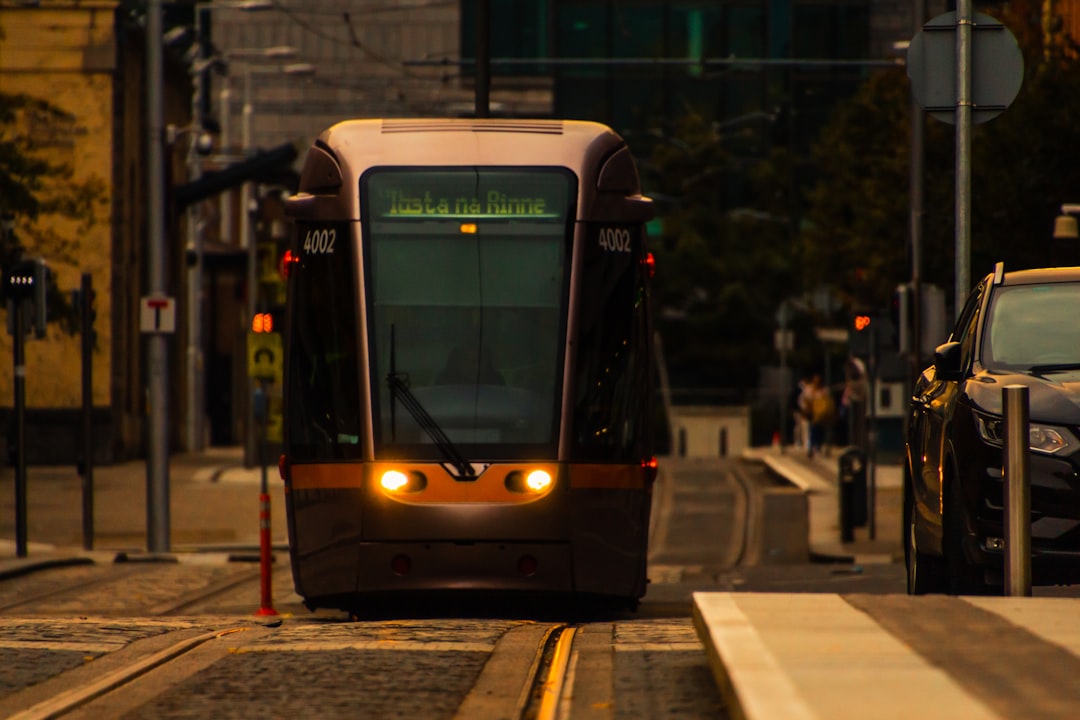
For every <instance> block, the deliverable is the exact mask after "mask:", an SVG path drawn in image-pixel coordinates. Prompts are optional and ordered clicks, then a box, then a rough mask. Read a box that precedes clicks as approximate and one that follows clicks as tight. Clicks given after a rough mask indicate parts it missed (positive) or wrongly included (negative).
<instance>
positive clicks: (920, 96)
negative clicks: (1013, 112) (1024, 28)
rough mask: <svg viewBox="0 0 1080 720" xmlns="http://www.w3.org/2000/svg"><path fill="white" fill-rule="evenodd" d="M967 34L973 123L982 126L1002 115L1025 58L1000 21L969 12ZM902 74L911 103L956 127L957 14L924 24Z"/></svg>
mask: <svg viewBox="0 0 1080 720" xmlns="http://www.w3.org/2000/svg"><path fill="white" fill-rule="evenodd" d="M972 29H973V32H972V33H971V64H970V66H969V67H970V69H971V100H972V103H973V106H972V110H971V121H972V122H977V123H978V122H986V121H987V120H991V119H993V118H995V117H997V116H998V115H1000V114H1001V113H1002V112H1004V111H1005V109H1006V108H1007V107H1009V105H1010V104H1012V101H1013V100H1015V99H1016V94H1017V93H1018V92H1020V85H1021V84H1022V82H1023V80H1024V56H1023V55H1022V54H1021V53H1020V47H1019V46H1018V45H1017V44H1016V38H1015V37H1014V36H1013V34H1012V33H1011V32H1009V29H1008V28H1007V27H1005V26H1004V25H1002V24H1001V23H1000V22H998V21H997V20H995V19H994V18H992V17H990V16H989V15H984V14H982V13H974V25H973V26H972ZM907 74H908V77H909V78H910V79H911V93H912V94H913V95H914V96H915V100H916V102H918V103H919V105H920V106H921V107H922V108H923V109H925V110H926V111H927V112H928V113H930V114H931V115H932V116H934V117H935V118H937V119H938V120H941V121H942V122H947V123H955V122H956V101H957V91H956V13H955V12H947V13H942V14H941V15H938V16H937V17H935V18H934V19H932V20H930V21H928V22H927V23H926V24H925V25H923V29H922V30H920V31H919V32H918V33H917V34H916V35H915V37H914V38H912V39H911V45H910V46H909V47H908V53H907Z"/></svg>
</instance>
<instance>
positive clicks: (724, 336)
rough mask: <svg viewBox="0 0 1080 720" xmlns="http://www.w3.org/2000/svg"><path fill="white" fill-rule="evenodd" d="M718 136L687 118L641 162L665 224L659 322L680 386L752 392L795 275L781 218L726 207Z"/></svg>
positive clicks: (726, 176) (657, 291)
mask: <svg viewBox="0 0 1080 720" xmlns="http://www.w3.org/2000/svg"><path fill="white" fill-rule="evenodd" d="M722 139H723V138H722V135H721V134H720V133H719V132H718V131H717V130H716V129H715V128H714V127H713V126H712V125H711V124H710V123H708V122H707V121H706V120H705V119H704V118H702V117H701V116H700V115H696V114H688V115H687V116H685V117H684V118H682V119H681V121H680V122H679V123H678V125H677V127H676V128H675V129H674V132H673V134H672V135H671V136H670V137H667V138H665V139H664V140H663V141H661V142H660V143H658V144H657V145H656V147H655V148H654V150H653V153H652V155H651V156H650V158H649V161H648V162H647V163H644V167H645V170H646V171H647V178H648V182H647V183H646V184H647V186H648V187H649V188H650V193H652V194H653V195H654V196H655V197H656V199H657V201H658V204H659V207H660V214H661V217H662V219H663V236H662V238H661V243H660V247H658V248H656V249H655V255H656V259H657V273H656V277H655V278H654V298H655V303H654V305H655V308H656V325H657V329H658V330H659V331H660V333H661V334H662V336H663V338H664V347H665V351H666V360H667V363H668V369H669V373H670V375H671V377H672V383H673V384H674V385H676V386H681V387H710V388H743V389H744V388H750V387H755V386H756V384H757V381H758V377H757V373H758V368H759V367H760V366H761V365H765V364H769V363H770V362H772V361H773V360H774V359H775V352H774V351H773V331H774V330H775V328H776V320H775V314H776V311H777V308H778V306H779V301H780V300H782V299H784V298H785V297H786V296H787V295H786V293H788V292H790V290H791V288H792V285H793V283H794V281H795V279H796V275H797V273H796V271H795V259H794V258H793V257H792V254H791V253H790V236H789V230H788V227H787V223H786V219H785V218H782V217H780V218H777V217H774V216H771V215H769V214H768V213H764V212H756V211H748V210H745V209H744V210H742V211H740V210H736V211H732V212H727V211H725V209H724V208H725V205H726V203H727V192H728V188H729V186H730V184H731V183H732V182H735V181H734V179H733V178H734V174H733V173H732V172H731V170H732V167H733V165H732V163H733V160H732V159H731V157H730V156H729V155H728V153H727V152H726V151H725V150H724V148H723V144H722Z"/></svg>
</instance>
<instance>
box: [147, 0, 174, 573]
mask: <svg viewBox="0 0 1080 720" xmlns="http://www.w3.org/2000/svg"><path fill="white" fill-rule="evenodd" d="M162 54H163V48H162V37H161V0H149V2H148V3H147V9H146V117H147V131H148V133H147V138H146V141H147V175H148V183H147V184H148V197H147V203H148V208H149V211H148V228H147V242H146V244H147V263H148V273H147V275H148V277H147V281H148V290H149V292H148V293H147V295H150V296H162V297H163V296H165V188H164V182H165V173H164V157H163V147H162V140H163V137H164V134H163V129H164V125H163V117H164V98H163V95H162V65H163V62H162ZM146 345H147V353H146V354H147V362H148V365H149V372H148V384H149V387H148V390H149V392H148V395H149V403H150V407H149V438H148V446H147V453H146V467H147V477H146V542H147V549H148V550H149V551H150V552H168V550H169V433H168V418H169V408H168V401H169V388H168V385H167V379H168V360H169V358H168V355H167V354H166V351H167V349H168V348H167V344H166V338H165V335H164V334H163V333H160V332H154V333H148V334H147V341H146Z"/></svg>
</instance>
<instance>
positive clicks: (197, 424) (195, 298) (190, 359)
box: [186, 5, 203, 452]
mask: <svg viewBox="0 0 1080 720" xmlns="http://www.w3.org/2000/svg"><path fill="white" fill-rule="evenodd" d="M201 17H202V11H201V9H200V8H199V6H198V5H196V6H195V49H196V53H195V62H194V63H193V67H194V68H195V73H194V74H193V76H192V93H191V131H190V132H189V133H188V136H189V137H188V140H189V142H188V152H187V172H188V181H189V182H195V181H196V180H198V179H199V176H200V174H201V173H202V163H200V162H199V154H198V149H197V146H198V142H199V138H200V136H201V135H202V130H203V121H202V98H203V68H202V60H203V42H202V22H201ZM187 249H188V252H190V253H194V256H195V257H194V261H193V262H192V261H190V260H189V262H191V265H190V266H189V267H188V304H187V310H188V313H187V315H188V322H187V330H188V332H187V425H186V429H187V442H186V445H187V449H188V452H193V451H199V450H202V449H203V391H202V388H203V382H202V377H203V348H202V265H203V236H202V229H201V228H200V227H199V205H198V203H192V204H191V205H189V206H188V209H187Z"/></svg>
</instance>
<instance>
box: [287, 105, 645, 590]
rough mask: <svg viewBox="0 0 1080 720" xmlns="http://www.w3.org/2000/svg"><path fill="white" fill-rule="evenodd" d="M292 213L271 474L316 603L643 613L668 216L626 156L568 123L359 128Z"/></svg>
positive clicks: (372, 123)
mask: <svg viewBox="0 0 1080 720" xmlns="http://www.w3.org/2000/svg"><path fill="white" fill-rule="evenodd" d="M286 213H287V215H288V216H290V217H291V219H292V220H293V221H294V224H295V235H294V238H293V241H292V246H291V248H290V250H289V253H288V256H287V262H286V265H287V272H288V294H287V297H288V299H287V311H286V320H285V326H286V327H285V335H286V358H285V380H284V387H283V395H284V397H283V403H284V413H285V428H284V448H283V449H284V454H283V455H282V458H281V463H280V465H281V467H280V470H281V474H282V478H283V480H284V482H285V490H286V512H287V518H288V530H289V545H290V559H291V562H292V570H293V577H294V582H295V587H296V592H297V593H298V594H299V595H300V596H301V597H302V598H303V599H304V602H305V605H306V606H307V607H308V608H310V609H316V608H340V609H344V610H347V611H350V610H354V609H356V608H360V607H363V603H364V602H365V599H367V598H368V596H375V597H385V596H386V594H388V593H407V594H413V593H417V592H424V591H458V590H461V591H480V592H487V591H520V592H523V593H543V594H547V593H553V594H558V595H568V596H571V597H572V598H574V599H583V600H587V599H593V598H595V599H601V600H607V601H615V602H616V603H625V604H626V605H628V606H630V607H635V606H636V605H637V603H638V601H639V599H640V598H641V597H642V596H643V595H644V594H645V589H646V584H647V578H646V554H647V546H648V531H649V513H650V506H651V499H652V485H653V481H654V479H655V474H656V461H655V458H654V457H653V455H652V400H653V394H654V393H653V372H652V363H653V358H652V353H651V349H652V343H651V337H652V329H651V316H650V298H649V277H650V272H651V255H649V254H648V252H647V250H646V247H645V223H646V222H647V221H648V220H649V219H651V218H652V217H653V214H654V211H653V205H652V201H651V200H650V199H649V198H647V197H643V196H642V194H641V188H640V182H639V178H638V174H637V169H636V166H635V163H634V160H633V157H632V155H631V152H630V149H629V148H628V147H627V145H626V143H625V142H624V141H623V140H622V139H621V138H620V137H619V136H618V135H617V134H616V133H615V132H613V131H612V130H611V129H609V128H607V127H605V126H603V125H600V124H596V123H590V122H576V121H565V120H493V119H483V120H473V119H366V120H350V121H345V122H341V123H338V124H336V125H334V126H333V127H331V128H330V129H328V130H326V131H325V132H323V133H322V134H321V135H320V136H319V137H318V138H317V139H316V141H315V142H314V145H313V146H312V147H311V148H310V149H309V151H308V154H307V157H306V160H305V164H304V167H303V170H302V173H301V179H300V185H299V190H298V192H297V194H296V195H294V196H292V197H290V198H289V199H288V200H287V202H286Z"/></svg>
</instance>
